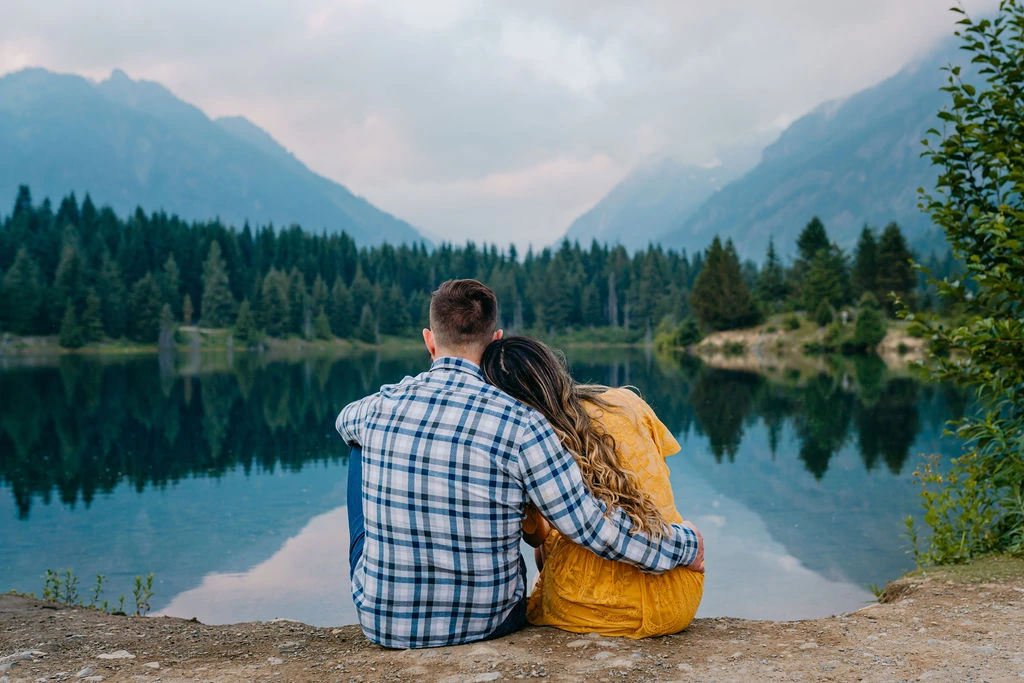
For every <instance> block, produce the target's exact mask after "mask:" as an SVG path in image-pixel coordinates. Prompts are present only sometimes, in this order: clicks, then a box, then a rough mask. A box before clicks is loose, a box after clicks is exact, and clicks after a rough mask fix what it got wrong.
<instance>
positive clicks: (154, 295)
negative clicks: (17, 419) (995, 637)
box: [0, 186, 955, 348]
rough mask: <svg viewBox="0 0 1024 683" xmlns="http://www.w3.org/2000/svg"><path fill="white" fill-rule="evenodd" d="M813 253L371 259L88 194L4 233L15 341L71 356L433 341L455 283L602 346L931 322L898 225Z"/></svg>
mask: <svg viewBox="0 0 1024 683" xmlns="http://www.w3.org/2000/svg"><path fill="white" fill-rule="evenodd" d="M797 250H798V255H797V257H796V258H795V259H794V261H793V263H791V264H784V263H782V262H781V260H780V259H779V257H778V255H777V253H776V250H775V245H774V244H773V243H769V246H768V250H767V253H766V254H765V259H764V262H763V263H762V264H761V265H760V266H758V264H756V263H754V262H753V261H746V262H741V261H740V258H739V256H738V255H737V251H736V249H735V247H734V245H733V243H732V242H731V241H730V240H726V241H725V242H724V243H723V242H722V241H721V240H720V239H719V238H717V237H715V238H714V239H713V240H712V241H711V244H710V245H709V247H708V248H707V249H706V251H705V252H703V253H696V254H692V255H689V254H687V253H686V252H685V251H684V252H681V253H680V252H675V251H671V250H664V249H662V248H661V247H659V246H656V245H649V246H648V247H647V248H646V249H641V250H638V251H635V252H632V253H631V252H630V251H627V250H626V249H625V248H624V247H622V246H619V245H615V246H610V245H604V244H599V243H598V242H596V241H594V242H593V243H591V244H590V245H589V246H581V245H580V244H578V243H570V242H569V241H567V240H563V241H562V242H561V244H559V245H558V246H556V247H551V248H543V249H540V250H538V251H534V250H533V249H532V248H531V249H529V250H527V252H526V253H525V254H521V253H519V252H518V251H517V249H516V248H515V247H514V246H509V247H508V248H499V247H498V246H496V245H476V244H474V243H472V242H468V243H467V244H465V245H464V246H454V245H451V244H442V245H440V246H438V247H428V246H427V245H425V244H422V243H420V244H402V245H390V244H382V245H380V246H371V247H368V246H365V245H364V246H360V245H357V244H356V243H355V242H354V241H353V240H352V239H351V238H350V237H349V236H348V235H347V234H345V233H340V234H326V233H324V234H314V233H311V232H309V231H306V230H303V229H302V228H301V227H300V226H298V225H292V226H290V227H286V228H276V227H275V226H273V225H265V226H259V227H255V228H254V227H252V226H250V225H249V224H248V223H246V224H245V225H244V226H243V227H242V228H241V229H240V230H239V229H236V228H234V227H231V226H227V225H224V224H223V223H222V222H221V221H219V220H217V219H213V220H209V221H203V222H187V221H184V220H182V219H180V218H178V217H177V216H174V215H168V214H167V213H165V212H156V213H151V214H147V213H146V212H145V211H144V210H143V209H142V208H138V209H137V210H136V211H135V213H134V214H133V215H132V216H130V217H126V218H122V217H119V216H117V215H116V214H115V213H114V212H113V211H112V210H111V209H110V208H109V207H97V206H96V205H95V204H94V203H93V202H92V200H91V198H90V197H89V196H88V195H87V196H85V198H84V199H83V200H82V201H81V203H79V201H78V200H77V198H76V197H75V195H74V194H70V195H68V196H66V197H64V198H63V199H62V200H61V201H60V203H59V205H58V206H57V208H56V210H54V208H53V205H52V204H51V202H50V201H49V199H44V200H42V201H41V202H39V203H35V202H34V201H33V198H32V194H31V190H30V189H29V188H28V187H26V186H22V187H21V188H20V189H19V191H18V194H17V197H16V198H15V202H14V207H13V210H12V211H11V213H10V214H9V215H6V216H4V217H3V218H2V220H0V302H2V303H0V332H10V333H14V334H16V335H22V336H28V335H53V334H59V340H60V344H61V345H62V346H65V347H69V348H75V347H79V346H82V345H85V344H89V343H93V342H98V341H102V340H106V339H127V340H130V341H132V342H136V343H141V344H155V343H157V342H160V343H172V340H173V336H172V335H173V331H174V329H175V328H176V327H179V326H182V325H185V326H189V325H198V326H200V327H203V328H214V329H216V328H222V329H224V328H228V329H231V330H232V331H233V335H234V339H235V342H236V343H238V344H240V345H241V346H246V347H248V346H253V345H255V344H258V343H259V341H260V340H261V339H263V338H264V337H265V336H269V337H275V338H287V337H293V336H294V337H301V338H306V339H312V338H320V339H331V338H334V337H338V338H343V339H357V340H360V341H362V342H365V343H370V344H372V343H377V342H379V341H380V340H381V339H382V337H385V336H397V337H412V336H417V335H418V331H419V329H420V328H422V327H424V326H425V325H426V324H427V312H428V307H429V300H430V292H431V291H432V290H433V289H434V288H435V287H436V286H437V285H438V284H440V283H441V282H443V281H444V280H446V279H449V278H456V277H472V278H476V279H478V280H481V281H482V282H485V283H486V284H488V285H489V286H490V287H491V288H492V289H493V290H494V291H495V293H496V295H497V296H498V300H499V305H500V317H501V320H500V324H501V326H502V327H504V328H505V329H506V330H511V331H516V332H521V333H532V334H538V335H553V334H565V333H572V332H575V331H580V330H588V331H589V332H588V335H590V336H591V337H592V338H593V340H594V341H602V340H615V341H640V340H641V339H642V338H644V337H645V336H646V337H647V338H648V339H649V338H650V336H651V334H652V332H657V331H666V330H671V329H673V327H675V326H680V325H685V324H688V325H689V326H691V327H693V328H699V329H700V330H701V331H702V332H709V331H714V330H724V329H734V328H739V327H744V326H749V325H751V324H755V323H757V322H759V321H760V320H761V319H763V318H764V316H766V315H770V314H772V313H776V312H783V311H800V310H802V311H806V312H807V313H808V315H809V316H810V315H815V316H817V317H819V318H820V317H821V316H822V315H823V314H822V311H825V313H827V314H828V320H831V319H832V318H831V316H832V314H833V313H834V312H838V311H839V310H840V309H843V308H844V307H852V306H853V305H854V304H857V303H858V302H859V303H860V304H861V305H862V306H863V304H864V301H865V300H866V299H865V297H867V300H869V301H876V302H879V303H880V304H881V307H882V308H883V309H884V310H885V312H887V313H888V314H889V315H892V313H893V307H892V298H891V296H890V294H891V293H895V294H896V295H898V296H900V297H901V298H902V300H903V301H905V302H911V305H916V306H923V307H926V308H927V306H928V304H929V301H930V300H931V296H930V294H929V293H928V292H927V291H926V290H925V289H923V288H922V286H921V283H920V282H919V280H918V277H917V275H916V274H915V273H914V272H913V270H912V269H911V265H910V259H911V257H912V254H911V253H910V250H909V248H908V246H907V242H906V240H905V239H904V236H903V234H902V232H901V230H900V228H899V226H898V225H896V224H895V223H892V224H890V225H888V226H887V227H885V228H884V229H883V230H881V231H880V232H879V231H878V230H877V229H874V228H870V227H867V226H865V227H864V229H863V232H862V234H861V236H860V239H859V241H858V243H857V247H856V250H855V252H854V253H853V254H847V253H845V252H844V251H843V250H842V249H840V248H839V247H838V246H837V245H836V243H835V242H834V241H833V240H831V239H830V237H829V235H828V234H827V231H826V227H825V226H824V225H823V224H822V222H821V221H820V220H819V219H817V218H812V219H811V220H810V221H809V222H808V223H807V225H806V226H805V227H804V228H803V230H802V232H801V233H800V238H799V240H798V243H797ZM928 265H929V266H930V267H931V271H932V274H933V275H936V276H938V277H942V276H943V275H946V274H948V273H949V272H951V271H952V270H953V269H954V267H955V263H954V262H953V260H952V258H951V257H950V256H948V255H946V256H944V257H941V258H939V257H936V256H932V257H931V259H930V263H929V264H928ZM876 308H877V307H876ZM599 330H600V331H599Z"/></svg>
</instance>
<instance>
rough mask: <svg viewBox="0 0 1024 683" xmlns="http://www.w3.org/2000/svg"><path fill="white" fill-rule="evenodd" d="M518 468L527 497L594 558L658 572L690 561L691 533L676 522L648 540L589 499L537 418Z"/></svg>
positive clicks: (525, 436)
mask: <svg viewBox="0 0 1024 683" xmlns="http://www.w3.org/2000/svg"><path fill="white" fill-rule="evenodd" d="M519 446H520V453H519V466H520V469H521V474H522V477H523V484H524V486H525V487H526V492H527V495H528V496H529V497H530V500H532V501H533V503H534V504H535V505H536V506H537V509H538V510H539V511H540V513H541V514H542V515H543V516H544V517H545V518H546V519H547V520H548V522H550V523H551V525H552V526H553V527H555V528H556V529H558V530H559V531H560V532H561V533H562V534H563V535H564V536H565V537H567V538H568V539H569V540H571V541H573V542H574V543H577V544H579V545H581V546H583V547H584V548H587V549H588V550H591V551H592V552H594V553H595V554H597V555H598V556H600V557H603V558H605V559H607V560H614V561H617V562H626V563H629V564H632V565H634V566H636V567H639V568H640V569H642V570H644V571H647V572H652V573H660V572H665V571H668V570H669V569H673V568H675V567H678V566H681V565H688V564H690V563H692V562H693V561H694V560H695V559H696V557H697V535H696V534H695V533H694V532H693V530H692V529H690V528H688V527H684V526H682V525H679V524H673V525H670V526H669V527H668V529H667V532H666V535H665V536H663V537H662V538H660V539H657V540H654V539H652V538H651V537H650V536H648V535H647V534H645V533H641V532H637V533H633V534H631V533H629V530H630V528H631V526H632V524H631V522H630V520H629V517H628V516H627V515H626V513H624V512H623V511H622V510H620V509H619V508H613V509H612V510H611V512H610V513H609V514H608V515H605V510H606V505H605V504H604V503H603V502H601V501H599V500H597V499H596V498H594V496H593V495H591V493H590V490H589V489H587V486H586V484H584V483H583V476H582V474H581V473H580V469H579V467H578V466H577V465H576V461H575V460H574V459H573V457H572V454H571V453H569V452H568V451H566V450H565V449H564V448H563V447H562V444H561V442H560V441H559V440H558V437H557V436H556V435H555V432H554V430H552V429H551V425H549V424H548V423H547V422H546V421H545V420H544V419H543V418H542V417H540V416H539V415H536V416H534V417H533V418H532V419H530V420H529V421H527V422H526V424H525V425H524V428H523V433H522V435H521V438H520V440H519Z"/></svg>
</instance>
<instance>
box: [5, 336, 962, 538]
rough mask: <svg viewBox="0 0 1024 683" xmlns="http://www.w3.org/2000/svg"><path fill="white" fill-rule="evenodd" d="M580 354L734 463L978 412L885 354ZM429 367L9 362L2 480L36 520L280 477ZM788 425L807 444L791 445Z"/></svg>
mask: <svg viewBox="0 0 1024 683" xmlns="http://www.w3.org/2000/svg"><path fill="white" fill-rule="evenodd" d="M569 358H570V365H571V368H572V371H573V374H574V375H575V376H576V377H577V378H579V379H580V380H581V381H596V382H602V383H606V384H611V385H623V384H631V385H634V386H636V387H637V388H639V389H640V391H641V392H642V394H643V396H644V398H645V399H646V400H647V401H648V402H649V403H650V404H651V405H652V406H653V407H654V408H655V410H656V411H657V413H658V415H659V416H660V417H661V419H662V421H664V422H665V424H667V425H668V426H669V428H670V429H672V431H673V432H675V433H676V434H677V435H680V437H686V436H689V435H690V434H696V435H699V436H703V437H706V438H707V439H708V442H709V445H710V450H711V452H712V453H713V455H714V457H715V459H716V460H717V461H719V462H721V461H723V460H725V459H728V460H729V461H734V460H735V458H736V455H737V453H738V452H739V445H740V443H741V442H742V441H743V439H744V431H745V429H747V428H748V427H749V426H751V425H753V424H756V422H757V421H758V420H761V421H763V423H764V424H765V426H766V427H767V433H768V446H769V448H770V449H771V452H772V455H773V456H778V457H786V458H789V457H797V458H799V459H800V460H801V461H802V463H803V466H804V468H806V469H807V470H808V471H809V472H811V473H812V474H813V475H814V476H815V477H816V478H818V479H821V478H822V477H824V476H825V473H826V472H827V470H828V465H829V460H830V459H831V458H832V457H833V456H834V455H835V454H836V453H837V452H838V450H839V449H840V448H841V447H842V446H844V445H845V444H847V443H849V442H850V441H851V439H855V440H856V442H857V444H858V446H859V450H860V454H861V458H862V460H863V463H864V466H865V468H866V469H867V470H872V469H874V468H876V467H880V466H884V467H886V468H888V469H889V470H890V471H891V472H893V473H894V474H898V473H900V471H901V470H902V469H903V467H904V464H905V463H906V461H907V458H908V456H909V455H910V454H911V453H910V449H911V447H912V444H913V443H914V440H915V437H916V436H917V435H918V433H919V432H920V430H921V425H922V423H924V424H926V425H928V426H929V427H938V426H939V425H941V424H942V423H943V422H944V421H945V420H948V419H950V418H955V417H958V416H959V415H962V414H963V411H964V409H965V407H966V399H965V397H964V396H963V395H962V394H960V393H959V392H956V391H954V390H951V389H948V388H945V387H933V386H927V385H922V384H919V383H918V382H916V381H915V380H913V379H910V378H907V377H890V376H888V374H887V371H886V370H885V366H884V365H883V364H881V362H880V361H877V359H875V360H876V361H877V362H872V361H871V360H867V359H862V360H858V361H857V362H856V364H855V365H854V366H852V367H846V368H841V369H838V370H837V371H835V372H833V373H831V374H830V373H820V374H813V375H811V376H808V377H801V376H799V375H789V376H787V377H786V378H785V379H784V380H780V381H776V380H775V379H768V378H766V377H764V376H761V375H758V374H753V373H748V372H739V371H732V370H721V369H715V368H711V367H707V366H703V365H702V364H700V363H699V362H698V361H695V360H693V359H691V358H688V357H682V358H678V359H666V358H657V359H654V358H651V357H650V356H645V355H644V354H642V353H638V352H633V351H628V352H627V351H622V350H616V351H614V352H611V351H600V352H595V351H571V352H570V354H569ZM427 363H428V361H427V359H426V357H425V356H424V354H422V353H408V354H403V355H397V356H392V357H387V356H381V355H375V354H370V355H365V356H358V357H349V358H341V359H338V358H312V359H303V360H298V361H286V360H266V359H264V358H262V357H259V356H252V355H248V354H236V355H235V356H234V358H233V359H231V358H225V357H220V358H219V359H213V360H203V361H202V362H197V361H196V359H194V358H193V359H191V360H187V359H177V360H176V359H173V358H163V359H161V360H159V361H157V360H155V359H154V358H152V357H148V358H142V359H135V360H130V361H116V362H110V361H101V360H95V359H88V358H81V357H65V358H60V359H59V361H58V362H56V364H55V365H53V366H50V367H15V368H13V369H6V370H2V371H0V481H2V482H3V483H4V484H5V485H7V486H9V487H10V489H11V492H12V494H13V496H14V499H15V501H16V503H17V509H18V515H19V517H20V518H27V517H28V516H29V513H30V510H31V506H32V504H33V501H34V500H38V501H42V502H45V503H49V502H50V501H51V499H52V498H53V496H54V495H56V496H57V497H58V498H59V500H60V502H61V503H63V504H66V505H71V506H73V505H75V504H76V503H77V502H79V501H81V502H83V503H84V504H85V505H89V503H90V502H91V501H92V500H93V499H94V498H95V496H96V495H97V493H105V492H110V491H112V490H113V489H114V487H115V486H117V485H118V484H119V483H121V482H130V483H131V484H132V485H134V487H135V488H136V489H137V490H139V491H142V490H144V489H145V488H146V487H147V486H153V487H158V488H160V487H164V486H166V485H167V484H168V483H173V482H176V481H179V480H181V479H183V478H187V477H193V476H203V477H218V476H220V475H222V474H224V473H225V472H228V471H232V470H234V469H236V468H237V467H239V466H240V467H241V468H243V469H244V471H245V472H247V473H248V472H251V471H253V470H255V471H257V472H273V471H274V470H275V469H276V468H278V467H280V468H283V469H286V470H293V471H294V470H299V469H301V468H302V467H303V465H305V464H306V463H311V462H325V461H326V462H334V461H337V460H339V459H343V458H345V457H346V449H345V448H344V446H343V445H342V444H341V443H340V440H339V439H338V438H337V436H336V434H335V432H334V425H333V421H334V416H335V415H336V414H337V412H338V410H339V409H340V408H341V407H342V406H344V405H345V404H346V403H348V402H350V401H352V400H355V399H357V398H359V397H360V396H363V395H365V394H367V393H370V392H372V391H375V390H376V389H377V388H378V387H379V386H380V385H381V384H384V383H388V382H395V381H398V380H400V379H401V378H402V377H403V376H405V375H409V374H415V373H417V372H420V371H421V370H423V369H425V368H426V366H427ZM787 424H788V425H789V426H790V427H791V428H792V429H793V431H794V433H795V434H796V435H797V438H798V441H799V451H798V452H797V453H777V450H778V444H779V435H780V434H781V433H782V430H783V429H784V428H785V427H786V426H787Z"/></svg>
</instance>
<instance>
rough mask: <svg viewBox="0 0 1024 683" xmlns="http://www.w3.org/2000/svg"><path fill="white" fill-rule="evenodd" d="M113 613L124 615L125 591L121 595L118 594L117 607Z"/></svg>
mask: <svg viewBox="0 0 1024 683" xmlns="http://www.w3.org/2000/svg"><path fill="white" fill-rule="evenodd" d="M112 614H120V615H121V616H124V593H121V595H120V596H118V598H117V609H116V610H114V611H113V612H112Z"/></svg>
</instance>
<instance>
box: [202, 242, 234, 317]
mask: <svg viewBox="0 0 1024 683" xmlns="http://www.w3.org/2000/svg"><path fill="white" fill-rule="evenodd" d="M199 312H200V318H199V324H200V325H203V326H204V327H227V326H228V325H229V324H230V323H231V321H232V319H233V318H234V315H235V299H234V297H233V296H232V295H231V283H230V282H229V280H228V272H227V265H226V264H225V262H224V259H223V257H222V256H221V249H220V243H219V242H217V240H213V241H211V242H210V251H209V254H208V255H207V257H206V261H205V262H204V263H203V298H202V300H201V301H200V303H199Z"/></svg>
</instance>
